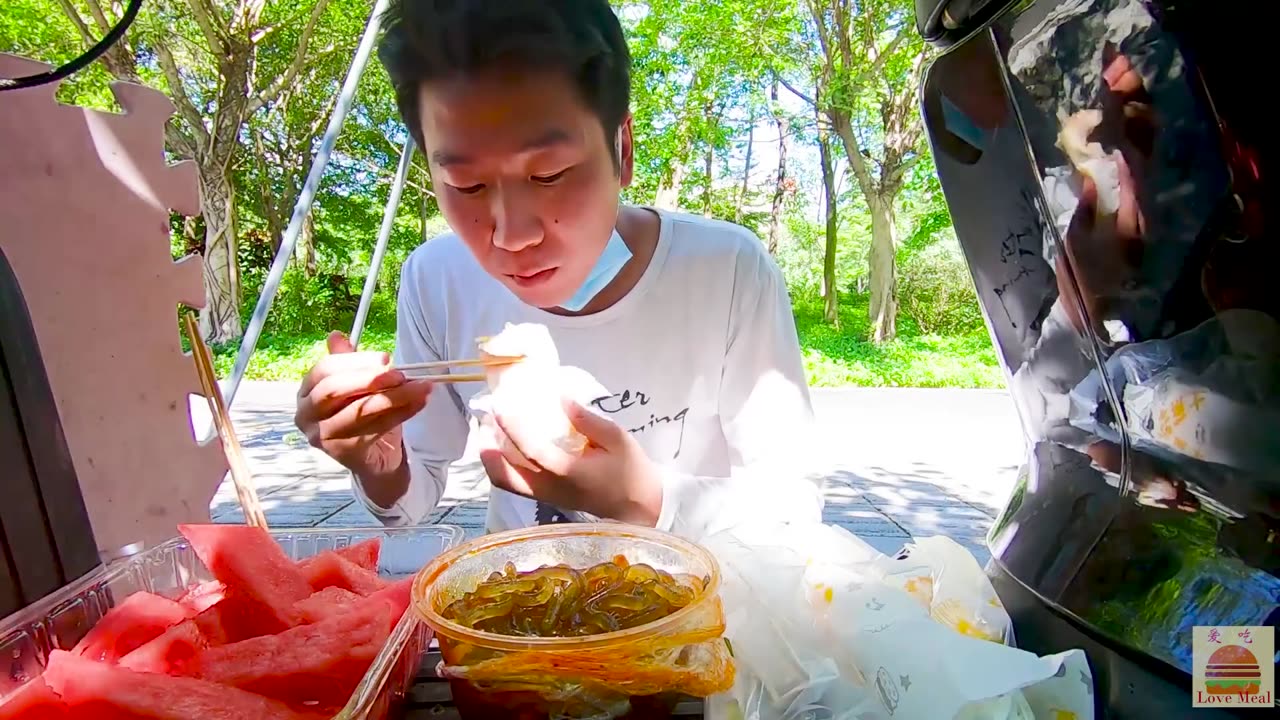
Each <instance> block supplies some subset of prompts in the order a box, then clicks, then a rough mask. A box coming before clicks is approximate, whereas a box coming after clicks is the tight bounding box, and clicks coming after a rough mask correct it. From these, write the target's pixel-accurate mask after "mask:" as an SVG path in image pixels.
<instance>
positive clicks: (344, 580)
mask: <svg viewBox="0 0 1280 720" xmlns="http://www.w3.org/2000/svg"><path fill="white" fill-rule="evenodd" d="M298 569H300V570H301V571H302V574H303V576H304V577H305V578H306V579H307V582H308V583H310V585H311V589H312V590H315V591H320V590H323V589H325V588H328V587H340V588H342V589H343V590H350V591H351V592H353V593H355V594H357V595H372V594H373V593H376V592H378V591H379V590H381V589H382V588H384V587H386V583H385V582H384V581H383V580H382V578H379V577H378V575H377V573H375V572H373V571H371V570H365V569H364V568H362V567H360V566H359V565H356V564H355V563H353V562H351V561H350V560H348V559H346V558H344V557H342V556H341V555H339V554H338V553H336V552H333V551H332V550H326V551H324V552H322V553H320V554H319V555H315V556H313V557H309V558H307V559H306V560H303V561H302V562H301V563H300V564H299V565H298Z"/></svg>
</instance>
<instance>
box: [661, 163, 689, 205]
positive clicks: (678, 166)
mask: <svg viewBox="0 0 1280 720" xmlns="http://www.w3.org/2000/svg"><path fill="white" fill-rule="evenodd" d="M688 174H689V169H688V168H687V167H685V164H684V162H683V161H681V160H678V159H673V160H672V161H671V172H670V173H669V174H668V175H667V177H665V178H663V180H662V182H661V183H659V184H658V192H657V194H656V195H655V196H654V200H653V205H654V207H659V208H663V209H665V210H675V209H677V208H678V207H679V206H680V188H682V187H683V186H684V179H685V177H686V176H688Z"/></svg>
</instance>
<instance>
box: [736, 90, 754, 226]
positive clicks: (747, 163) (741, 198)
mask: <svg viewBox="0 0 1280 720" xmlns="http://www.w3.org/2000/svg"><path fill="white" fill-rule="evenodd" d="M755 139H756V115H755V111H752V113H751V126H750V127H749V129H748V130H747V157H746V159H745V160H744V161H743V166H742V186H741V187H739V188H738V197H737V198H736V199H735V200H734V203H733V221H734V222H742V205H743V204H744V203H745V202H746V201H747V188H748V187H749V185H748V183H750V181H751V148H752V147H753V146H754V145H755Z"/></svg>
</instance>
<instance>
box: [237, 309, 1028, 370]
mask: <svg viewBox="0 0 1280 720" xmlns="http://www.w3.org/2000/svg"><path fill="white" fill-rule="evenodd" d="M794 305H795V315H796V328H797V330H798V331H799V335H800V347H801V351H802V352H803V353H804V365H805V372H806V374H807V376H808V380H809V384H810V385H812V386H813V387H844V386H857V387H931V388H936V387H949V388H999V387H1004V375H1003V373H1002V372H1001V370H1000V366H999V365H998V363H997V361H996V355H995V351H994V350H993V349H992V347H991V340H990V339H989V338H988V337H987V333H986V331H985V330H977V331H974V332H971V333H969V334H966V335H962V336H959V337H941V336H936V335H919V334H915V333H914V328H913V327H912V326H911V324H910V323H909V321H907V322H904V321H901V320H900V322H899V331H900V333H901V334H900V336H899V337H898V338H897V339H895V340H893V341H891V342H887V343H882V344H880V345H876V344H873V343H870V342H867V341H865V340H863V339H862V338H865V337H866V335H867V325H868V323H867V305H866V298H865V297H863V298H856V297H855V298H851V299H848V300H847V301H846V302H844V303H842V305H841V307H840V321H841V327H840V329H839V330H836V329H835V328H833V327H831V326H830V325H828V324H826V323H825V322H823V319H822V302H821V300H819V299H806V298H796V299H795V301H794ZM385 325H388V326H389V325H390V323H385ZM326 335H327V333H325V332H313V333H301V334H292V335H291V334H282V333H270V332H269V333H266V334H264V335H263V336H262V339H261V340H260V341H259V343H258V349H257V351H256V352H255V353H254V355H253V361H252V362H251V363H250V364H249V370H248V372H247V373H246V375H245V377H246V378H248V379H250V380H287V381H294V382H296V381H298V380H300V379H301V378H302V376H303V375H304V374H306V372H307V370H308V369H309V368H310V367H311V366H312V365H314V364H315V363H316V361H317V360H319V359H320V358H321V357H322V356H323V355H324V352H325V345H324V341H325V336H326ZM394 335H395V333H394V331H393V330H392V329H390V327H373V328H369V329H367V330H366V331H365V333H364V337H363V338H362V339H361V348H362V349H365V350H383V351H387V352H390V351H391V349H392V348H393V347H394V345H395V337H394ZM237 350H238V347H237V346H235V345H232V346H227V347H220V348H216V349H215V363H216V366H217V370H218V376H219V377H227V376H229V375H230V374H231V367H232V365H233V364H234V363H235V355H236V352H237Z"/></svg>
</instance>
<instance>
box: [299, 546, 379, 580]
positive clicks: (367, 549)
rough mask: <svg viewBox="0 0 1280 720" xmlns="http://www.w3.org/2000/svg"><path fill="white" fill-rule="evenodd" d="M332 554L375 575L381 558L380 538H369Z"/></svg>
mask: <svg viewBox="0 0 1280 720" xmlns="http://www.w3.org/2000/svg"><path fill="white" fill-rule="evenodd" d="M334 552H336V553H338V554H339V555H341V556H342V557H344V558H346V559H348V560H350V561H351V562H353V563H355V564H356V565H359V566H360V567H362V568H364V569H365V570H368V571H369V572H373V573H376V572H378V559H379V558H380V557H382V538H369V539H368V540H365V541H363V542H358V543H356V544H355V545H348V546H346V547H344V548H339V549H337V550H335V551H334ZM304 562H305V561H304Z"/></svg>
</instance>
